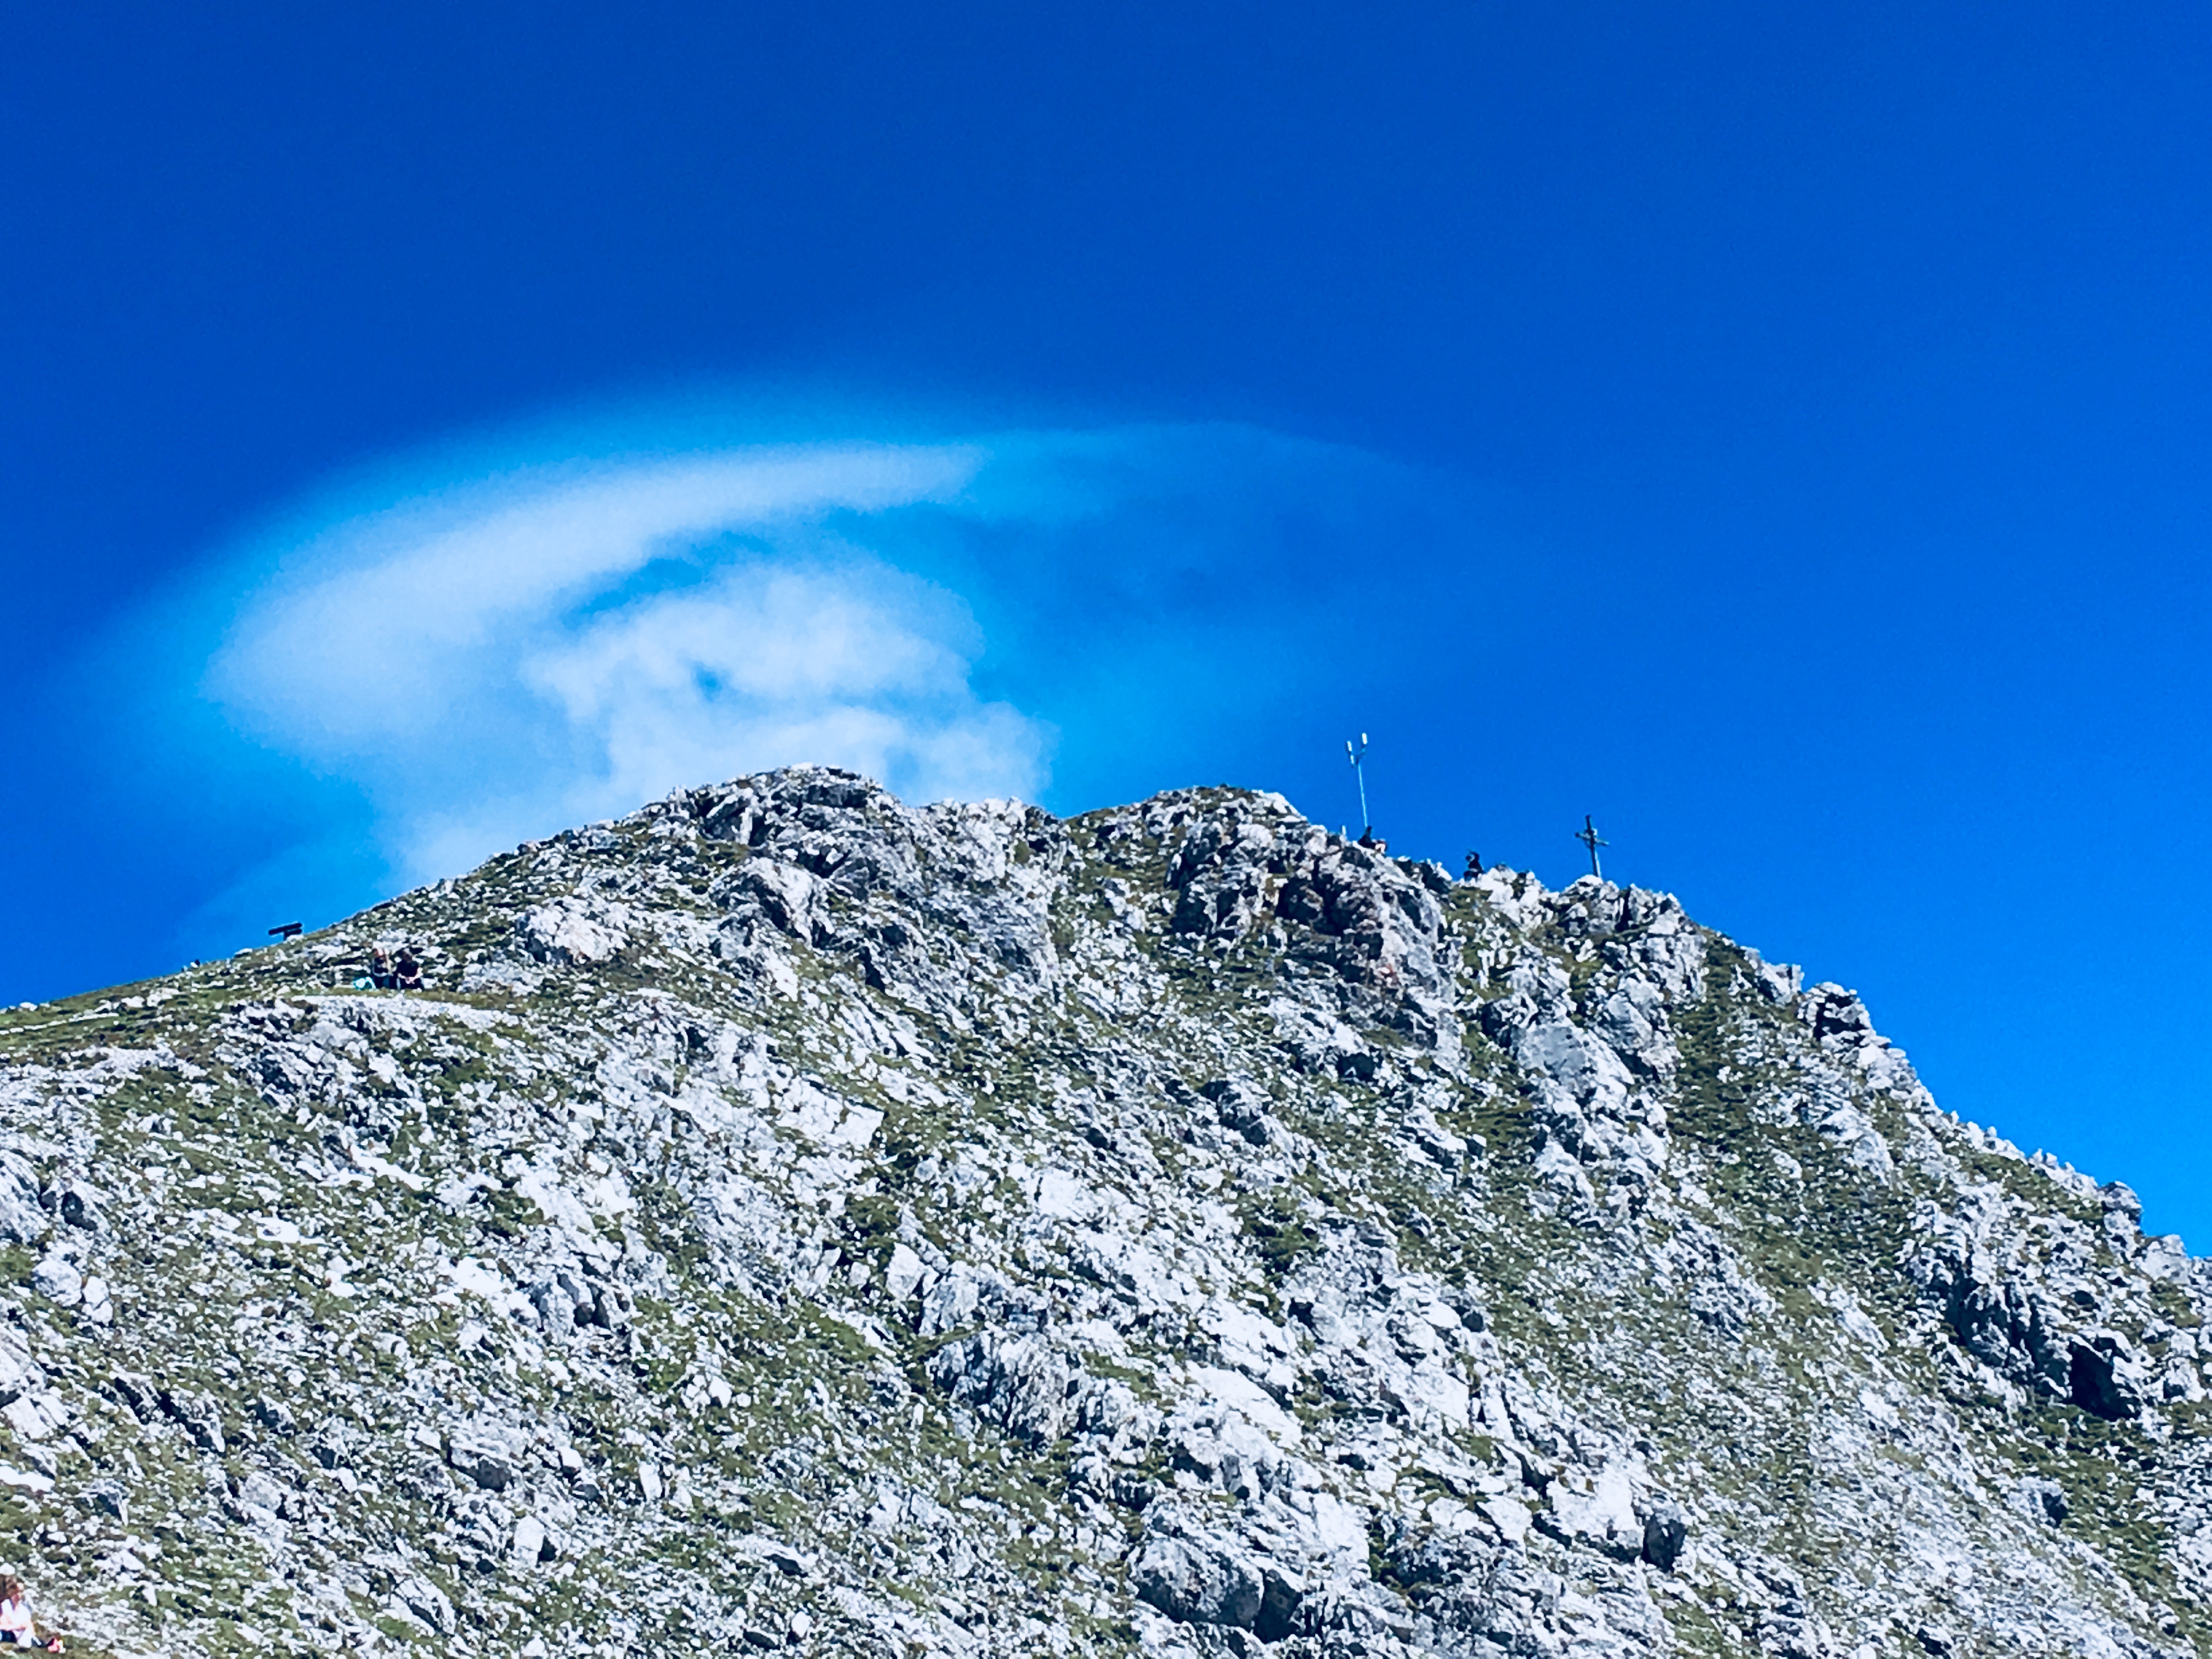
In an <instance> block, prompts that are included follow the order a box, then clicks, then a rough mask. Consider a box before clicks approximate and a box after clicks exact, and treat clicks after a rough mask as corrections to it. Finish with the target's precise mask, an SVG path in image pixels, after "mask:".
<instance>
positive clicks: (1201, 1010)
mask: <svg viewBox="0 0 2212 1659" xmlns="http://www.w3.org/2000/svg"><path fill="white" fill-rule="evenodd" d="M379 943H381V944H384V945H387V946H391V947H396V946H398V945H402V944H406V945H412V946H413V947H415V949H416V951H417V952H418V954H419V955H420V956H421V957H422V960H423V962H424V963H425V964H426V966H425V984H426V988H425V990H423V991H422V993H421V994H409V995H394V994H386V993H374V992H363V991H357V990H356V989H354V988H353V987H352V981H353V979H354V977H355V975H356V971H357V968H358V964H360V963H362V961H363V960H364V959H365V956H366V952H367V951H368V949H369V947H370V946H371V945H375V944H379ZM0 1134H4V1139H0V1237H4V1239H5V1240H6V1241H8V1243H7V1244H6V1247H5V1250H4V1253H0V1263H4V1266H5V1271H6V1273H7V1274H8V1275H9V1279H10V1281H11V1285H12V1288H10V1289H9V1291H7V1292H6V1296H7V1298H8V1300H7V1304H6V1307H5V1317H4V1318H0V1530H4V1531H7V1532H9V1534H11V1536H12V1540H13V1541H12V1543H11V1545H10V1547H9V1559H10V1562H11V1563H14V1562H23V1563H26V1564H27V1576H28V1577H31V1579H32V1580H33V1589H34V1593H35V1595H36V1596H37V1598H38V1599H39V1600H40V1601H41V1602H42V1603H43V1604H44V1606H45V1607H46V1609H47V1610H48V1611H49V1612H50V1613H54V1614H57V1615H58V1616H59V1617H60V1619H61V1620H62V1621H63V1622H64V1623H65V1624H66V1625H68V1626H70V1627H72V1628H74V1629H76V1630H78V1631H80V1632H84V1633H85V1635H86V1637H87V1638H88V1645H90V1646H91V1647H92V1648H93V1649H94V1650H97V1649H98V1648H99V1646H100V1644H106V1645H107V1646H108V1647H109V1648H111V1649H112V1650H116V1651H132V1652H149V1653H150V1652H164V1653H195V1652H216V1651H226V1652H227V1651H234V1650H238V1649H239V1648H240V1645H241V1644H244V1645H258V1646H259V1647H261V1648H262V1649H263V1650H270V1651H313V1650H331V1651H338V1650H347V1651H356V1650H392V1649H393V1647H394V1644H399V1643H403V1642H405V1641H409V1640H424V1641H427V1640H433V1639H435V1641H436V1642H438V1644H440V1645H441V1647H442V1648H444V1649H446V1650H450V1651H453V1652H458V1653H461V1654H522V1653H526V1652H539V1651H546V1650H564V1649H565V1650H577V1651H595V1650H599V1649H600V1648H601V1647H602V1646H603V1645H605V1647H606V1648H607V1650H610V1651H612V1650H621V1651H631V1652H635V1651H654V1652H670V1653H678V1652H681V1653H690V1652H709V1651H739V1650H743V1651H750V1650H793V1651H801V1652H810V1653H853V1654H868V1655H897V1656H902V1659H903V1656H914V1655H920V1654H930V1653H941V1654H963V1655H975V1656H986V1655H989V1656H997V1655H1002V1654H1028V1653H1037V1654H1044V1653H1097V1654H1115V1653H1127V1652H1137V1651H1144V1652H1148V1653H1154V1654H1164V1655H1189V1656H1217V1655H1222V1654H1238V1655H1249V1654H1255V1653H1267V1654H1274V1655H1281V1656H1285V1659H1322V1656H1344V1659H1350V1656H1362V1659H1364V1656H1380V1659H1394V1656H1411V1655H1451V1656H1484V1659H1491V1656H1498V1655H1506V1654H1510V1655H1516V1656H1530V1659H1534V1656H1552V1655H1559V1656H1567V1655H1574V1656H1607V1655H1620V1656H1632V1655H1633V1656H1641V1655H1656V1654H1661V1653H1704V1654H1712V1655H1722V1654H1731V1655H1733V1654H1762V1653H1763V1654H1771V1655H1783V1656H1836V1659H1843V1656H1851V1659H1858V1656H1869V1655H1896V1654H1903V1653H1911V1652H1936V1651H1941V1652H1945V1653H1954V1654H1986V1655H2000V1654H2002V1655H2014V1654H2023V1653H2035V1654H2045V1653H2048V1654H2082V1655H2125V1656H2149V1655H2154V1654H2159V1655H2169V1654H2170V1655H2180V1654H2185V1653H2191V1652H2197V1651H2203V1650H2206V1649H2207V1646H2208V1644H2212V1627H2208V1626H2207V1625H2206V1624H2205V1623H2204V1615H2203V1612H2202V1609H2203V1607H2204V1606H2205V1605H2206V1601H2207V1591H2208V1589H2212V1516H2208V1512H2207V1493H2208V1492H2212V1476H2208V1473H2207V1468H2208V1456H2207V1450H2206V1446H2207V1442H2206V1437H2205V1432H2204V1417H2203V1413H2204V1410H2205V1407H2204V1405H2203V1376H2202V1373H2201V1370H2200V1359H2201V1358H2203V1354H2202V1351H2201V1350H2200V1346H2199V1345H2200V1339H2201V1332H2202V1317H2203V1310H2204V1309H2205V1307H2206V1305H2207V1299H2208V1288H2212V1287H2208V1284H2207V1278H2206V1271H2205V1268H2204V1267H2203V1265H2202V1264H2200V1263H2197V1262H2195V1261H2191V1260H2189V1259H2188V1258H2187V1257H2186V1256H2185V1255H2184V1254H2183V1253H2182V1251H2181V1250H2180V1249H2179V1246H2178V1243H2176V1242H2175V1241H2172V1240H2146V1239H2144V1238H2143V1237H2142V1235H2141V1233H2140V1231H2139V1230H2138V1228H2137V1225H2136V1222H2137V1217H2138V1215H2139V1211H2138V1209H2137V1207H2136V1205H2135V1202H2134V1200H2133V1197H2132V1195H2131V1194H2129V1193H2128V1192H2127V1190H2126V1189H2125V1188H2121V1187H2118V1186H2106V1187H2100V1186H2099V1185H2097V1184H2096V1183H2095V1182H2092V1181H2090V1180H2089V1179H2088V1178H2087V1177H2086V1176H2080V1175H2077V1174H2075V1172H2074V1171H2072V1170H2070V1169H2069V1168H2067V1167H2065V1166H2063V1165H2062V1164H2057V1163H2055V1162H2051V1161H2049V1160H2044V1159H2040V1158H2038V1159H2028V1158H2022V1157H2021V1155H2020V1153H2019V1152H2017V1151H2016V1150H2015V1149H2014V1148H2013V1147H2011V1146H2008V1145H2007V1144H2006V1143H2005V1142H2003V1141H2002V1140H2000V1139H1996V1137H1995V1136H1993V1135H1991V1134H1990V1133H1987V1132H1985V1131H1984V1130H1982V1129H1980V1128H1978V1127H1975V1126H1973V1125H1971V1124H1961V1123H1960V1122H1958V1121H1955V1120H1954V1119H1952V1118H1950V1117H1948V1116H1947V1115H1944V1114H1943V1113H1942V1112H1940V1111H1939V1110H1937V1109H1936V1106H1935V1104H1934V1103H1933V1102H1932V1101H1930V1100H1929V1097H1928V1096H1927V1095H1926V1093H1925V1092H1924V1091H1923V1090H1922V1089H1921V1087H1920V1086H1919V1085H1918V1083H1917V1081H1916V1080H1915V1079H1914V1077H1913V1075H1912V1073H1911V1069H1910V1067H1909V1066H1907V1065H1906V1063H1905V1059H1904V1056H1903V1055H1902V1054H1899V1052H1898V1051H1897V1050H1896V1049H1895V1048H1892V1047H1891V1046H1890V1045H1889V1044H1888V1043H1887V1042H1885V1041H1884V1040H1883V1039H1882V1038H1881V1036H1878V1035H1877V1034H1876V1033H1875V1030H1874V1027H1873V1024H1872V1022H1871V1021H1870V1020H1869V1018H1868V1017H1867V1013H1866V1010H1865V1009H1864V1008H1863V1006H1860V1004H1859V1002H1858V1000H1857V998H1855V997H1854V996H1852V995H1851V994H1850V993H1849V992H1846V991H1844V990H1843V989H1842V988H1841V987H1836V986H1832V985H1824V986H1818V987H1812V988H1811V989H1809V990H1808V989H1807V988H1805V987H1803V986H1802V985H1801V983H1800V982H1799V980H1798V976H1797V975H1796V971H1795V970H1794V969H1785V968H1778V967H1776V966H1773V965H1771V964H1768V963H1764V962H1762V961H1761V960H1760V959H1759V957H1758V956H1757V954H1756V953H1754V952H1753V951H1748V950H1746V949H1744V948H1742V947H1740V946H1738V945H1734V944H1732V943H1731V942H1729V940H1727V939H1723V938H1721V937H1719V936H1718V935H1716V934H1714V933H1710V932H1708V931H1707V930H1705V929H1703V928H1700V927H1698V926H1697V925H1696V924H1695V923H1693V922H1692V921H1690V920H1689V918H1688V917H1687V916H1686V915H1685V914H1684V913H1683V911H1682V909H1681V908H1680V906H1679V905H1678V904H1677V903H1676V902H1674V899H1672V898H1671V897H1669V896H1665V895H1662V894H1656V893H1648V892H1644V891H1642V890H1637V889H1633V888H1629V889H1623V888H1620V887H1616V886H1613V885H1612V884H1605V883H1601V882H1599V881H1597V880H1595V879H1589V880H1583V881H1579V882H1577V883H1576V884H1574V885H1573V886H1571V887H1570V888H1568V889H1567V890H1565V891H1564V892H1558V893H1554V892H1549V891H1547V890H1544V889H1543V888H1542V887H1541V886H1540V885H1539V884H1537V883H1535V882H1534V880H1533V879H1532V878H1528V877H1526V876H1521V875H1514V874H1512V873H1510V872H1501V871H1493V872H1489V873H1486V874H1484V875H1481V876H1480V877H1478V878H1474V879H1473V880H1464V881H1454V880H1452V879H1451V878H1449V877H1448V875H1447V874H1446V872H1443V870H1442V869H1440V868H1438V867H1437V866H1432V865H1429V866H1425V865H1416V864H1413V863H1410V862H1406V861H1402V860H1391V859H1389V858H1386V857H1383V856H1381V855H1379V854H1376V853H1374V852H1372V851H1370V850H1369V849H1367V848H1360V847H1358V846H1353V845H1347V844H1346V842H1344V841H1342V840H1341V839H1340V838H1339V837H1337V836H1332V835H1329V834H1328V833H1327V832H1326V831H1324V830H1323V829H1320V828H1318V827H1317V826H1315V825H1313V824H1310V823H1306V822H1305V821H1304V819H1302V818H1300V817H1298V816H1297V813H1296V812H1294V811H1292V810H1291V808H1290V806H1289V805H1287V804H1286V803H1285V802H1284V801H1283V800H1281V799H1279V798H1278V797H1275V796H1272V795H1263V794H1252V793H1242V792H1237V791H1230V790H1199V791H1188V792H1179V793H1173V794H1169V795H1163V796H1160V797H1158V798H1157V799H1152V800H1150V801H1146V802H1143V803H1141V804H1139V805H1134V806H1130V807H1125V808H1119V809H1115V810H1113V811H1103V812H1097V813H1093V814H1091V815H1089V816H1087V817H1082V818H1078V819H1072V820H1067V821H1060V820H1055V819H1054V818H1052V817H1048V816H1047V815H1045V814H1043V813H1042V812H1039V811H1034V810H1032V809H1030V808H1026V807H1024V806H1021V805H1013V804H1006V803H985V804H982V805H972V806H956V805H947V806H936V807H928V808H921V809H915V808H911V807H908V806H905V805H902V804H901V803H899V802H898V801H896V800H895V799H892V798H891V797H890V796H889V795H887V794H885V793H883V792H882V791H881V790H879V789H878V788H876V787H874V786H873V785H872V784H870V783H868V782H867V781H866V780H864V779H861V778H858V777H855V776H854V775H850V774H848V773H842V772H836V771H831V770H827V769H814V768H799V769H791V770H788V771H784V772H780V773H775V774H771V775H765V776H761V777H756V778H750V779H744V780H739V781H735V782H732V783H729V784H725V785H720V786H717V787H712V788H706V789H699V790H693V791H688V792H685V793H680V794H678V795H676V796H673V797H671V798H670V799H667V800H665V801H662V802H659V803H657V804H656V805H653V806H651V807H648V808H647V809H646V810H644V811H641V812H639V813H637V814H635V815H634V816H633V817H629V818H625V819H623V820H620V821H618V822H616V823H606V824H600V825H596V826H593V827H592V828H591V829H584V830H578V831H574V832H570V833H568V834H566V835H563V836H557V837H556V838H554V839H552V840H550V841H547V842H536V843H532V844H531V845H528V846H526V847H524V848H520V849H518V851H517V852H516V853H514V854H513V855H511V856H508V857H504V858H501V859H497V860H493V861H492V862H491V863H490V864H489V865H487V866H484V867H483V869H481V870H479V871H477V872H475V873H474V874H472V875H471V876H468V877H466V878H461V879H459V880H456V881H453V882H447V883H441V884H438V885H437V886H436V887H435V888H431V889H427V890H422V891H421V892H417V893H413V894H410V895H408V896H405V897H404V898H402V899H399V900H396V901H394V902H392V903H390V904H388V905H385V906H380V907H379V908H377V909H375V910H372V911H369V912H368V913H366V914H364V915H361V916H358V917H356V918H354V919H353V920H351V921H347V922H344V923H342V924H340V925H339V926H337V927H334V928H331V929H328V930H326V931H325V932H323V933H319V934H315V935H313V936H311V937H309V938H307V939H301V940H297V941H294V942H291V943H289V944H285V945H278V946H272V947H270V948H269V949H266V950H262V951H254V952H252V953H249V954H247V955H246V956H242V957H240V958H238V959H236V960H234V961H233V962H230V963H222V964H217V965H215V966H212V967H209V968H204V969H195V970H193V971H192V972H191V973H188V974H185V975H179V976H178V977H176V978H174V979H172V980H167V981H159V982H157V983H155V984H151V985H147V986H143V987H131V990H130V991H129V992H128V993H127V994H126V993H109V994H106V995H104V996H100V997H88V998H83V999H79V1000H75V1001H71V1002H66V1003H59V1004H54V1005H49V1006H45V1007H41V1008H38V1009H34V1010H27V1011H19V1012H13V1013H10V1014H8V1015H6V1016H4V1017H0ZM224 1621H232V1622H224ZM235 1626H244V1627H245V1628H246V1630H247V1631H248V1632H251V1633H250V1634H249V1635H246V1636H240V1635H238V1634H235V1633H234V1627H235ZM533 1643H538V1644H543V1645H542V1646H540V1647H533V1646H532V1644H533Z"/></svg>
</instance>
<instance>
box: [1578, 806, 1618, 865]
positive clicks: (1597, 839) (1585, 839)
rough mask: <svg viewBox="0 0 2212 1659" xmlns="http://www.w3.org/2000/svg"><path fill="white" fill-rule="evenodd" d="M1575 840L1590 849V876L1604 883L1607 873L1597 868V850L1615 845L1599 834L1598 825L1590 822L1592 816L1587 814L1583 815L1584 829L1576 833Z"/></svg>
mask: <svg viewBox="0 0 2212 1659" xmlns="http://www.w3.org/2000/svg"><path fill="white" fill-rule="evenodd" d="M1575 839H1576V840H1577V841H1578V842H1582V844H1583V846H1585V847H1587V848H1589V855H1590V874H1592V875H1594V876H1595V877H1596V878H1598V879H1599V880H1600V881H1603V880H1604V879H1605V872H1604V871H1602V870H1601V869H1599V868H1598V867H1597V849H1598V848H1601V847H1610V846H1612V845H1613V843H1612V842H1609V841H1607V839H1606V838H1605V837H1604V836H1601V835H1600V834H1598V832H1597V825H1595V823H1591V822H1590V815H1589V813H1587V812H1585V813H1583V827H1582V828H1581V829H1577V830H1576V831H1575Z"/></svg>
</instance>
